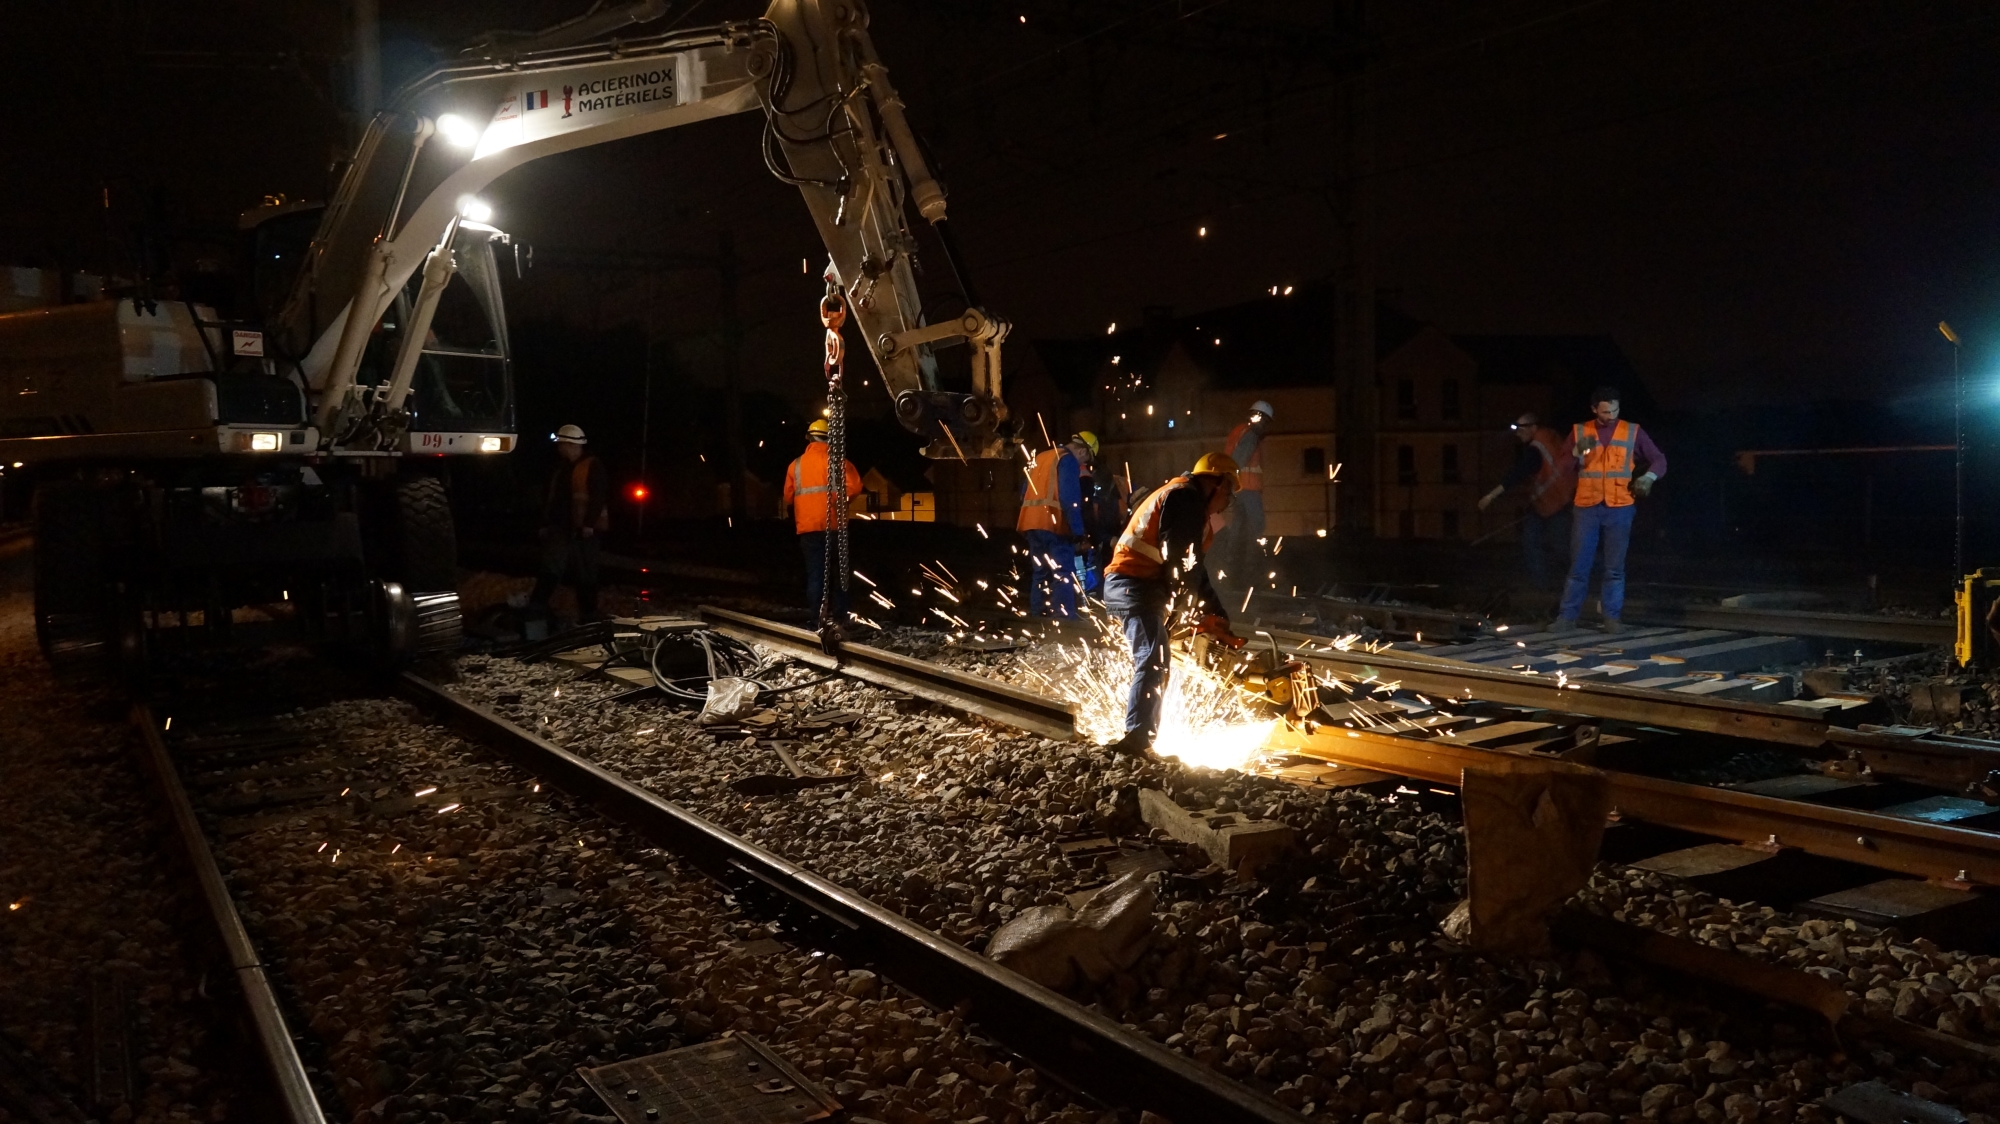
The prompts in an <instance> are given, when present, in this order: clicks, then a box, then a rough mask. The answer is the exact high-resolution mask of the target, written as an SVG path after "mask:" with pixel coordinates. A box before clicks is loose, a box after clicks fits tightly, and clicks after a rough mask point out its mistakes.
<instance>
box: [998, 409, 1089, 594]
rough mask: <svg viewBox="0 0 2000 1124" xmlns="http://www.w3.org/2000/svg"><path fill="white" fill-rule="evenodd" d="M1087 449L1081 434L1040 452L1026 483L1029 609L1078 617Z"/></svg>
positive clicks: (1022, 521) (1017, 523) (1022, 519)
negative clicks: (1078, 554) (1083, 461)
mask: <svg viewBox="0 0 2000 1124" xmlns="http://www.w3.org/2000/svg"><path fill="white" fill-rule="evenodd" d="M1079 449H1081V450H1082V452H1083V453H1084V454H1085V455H1086V456H1087V455H1088V454H1089V451H1090V450H1089V449H1088V448H1087V447H1084V446H1083V445H1082V442H1080V441H1078V440H1077V439H1076V438H1071V439H1070V444H1068V445H1058V446H1056V447H1055V448H1053V449H1045V450H1043V451H1042V452H1040V453H1037V454H1035V456H1034V458H1033V459H1031V460H1030V461H1029V462H1028V478H1027V480H1026V481H1024V482H1023V483H1022V486H1021V513H1020V515H1018V516H1016V517H1015V519H1014V529H1015V530H1017V531H1019V532H1021V537H1022V538H1025V539H1027V540H1028V567H1029V572H1028V613H1029V615H1030V616H1037V617H1074V616H1076V545H1077V542H1078V540H1080V539H1082V538H1083V535H1084V524H1083V486H1082V482H1081V476H1082V472H1081V469H1080V468H1079V464H1080V462H1081V459H1082V458H1080V457H1079V456H1078V455H1077V452H1078V450H1079Z"/></svg>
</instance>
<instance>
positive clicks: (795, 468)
mask: <svg viewBox="0 0 2000 1124" xmlns="http://www.w3.org/2000/svg"><path fill="white" fill-rule="evenodd" d="M800 459H801V460H803V459H804V458H800ZM831 491H833V485H832V484H821V485H819V486H818V487H815V488H801V487H799V462H798V461H793V462H792V494H793V495H794V496H816V495H819V494H820V493H821V492H831Z"/></svg>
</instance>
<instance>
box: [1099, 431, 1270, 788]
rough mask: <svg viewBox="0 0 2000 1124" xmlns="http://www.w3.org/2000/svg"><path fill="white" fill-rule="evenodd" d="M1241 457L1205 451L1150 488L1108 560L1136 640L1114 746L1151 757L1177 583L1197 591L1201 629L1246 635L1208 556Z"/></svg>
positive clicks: (1107, 587)
mask: <svg viewBox="0 0 2000 1124" xmlns="http://www.w3.org/2000/svg"><path fill="white" fill-rule="evenodd" d="M1236 480H1237V468H1236V462H1235V461H1232V460H1230V459H1229V458H1228V457H1227V456H1225V455H1223V454H1221V453H1203V454H1202V457H1201V459H1200V460H1198V461H1196V462H1194V468H1192V469H1190V470H1189V471H1188V472H1187V473H1186V474H1185V475H1181V476H1176V477H1174V478H1173V479H1172V480H1169V481H1167V482H1166V483H1165V484H1162V485H1160V486H1159V487H1158V488H1155V489H1153V490H1152V491H1151V492H1149V493H1147V495H1146V498H1145V499H1143V500H1141V501H1139V503H1138V504H1137V505H1136V506H1134V507H1133V508H1132V518H1131V519H1130V520H1129V521H1128V522H1127V523H1126V524H1125V533H1124V534H1121V535H1119V536H1118V545H1117V547H1116V548H1115V549H1114V550H1113V551H1112V553H1111V564H1110V565H1109V566H1106V567H1105V568H1104V607H1105V609H1106V610H1108V611H1109V612H1110V613H1111V615H1112V616H1114V617H1116V618H1118V620H1119V621H1120V622H1122V623H1123V624H1124V626H1125V640H1126V642H1127V643H1128V644H1129V645H1130V646H1131V648H1132V686H1131V688H1130V689H1129V690H1128V691H1127V692H1126V695H1125V735H1124V736H1123V737H1121V738H1119V739H1118V740H1117V741H1115V742H1112V743H1111V745H1110V747H1109V748H1111V749H1112V750H1113V751H1115V752H1118V753H1125V754H1130V755H1132V756H1134V757H1146V758H1150V757H1151V756H1152V755H1153V739H1154V738H1155V737H1156V736H1158V734H1159V732H1160V713H1161V711H1162V709H1163V708H1164V707H1165V705H1166V701H1167V671H1168V667H1169V666H1170V663H1171V657H1170V655H1169V653H1168V650H1167V635H1168V631H1169V628H1170V626H1171V620H1170V618H1171V611H1172V606H1173V600H1174V586H1175V585H1177V584H1178V585H1179V586H1180V587H1181V588H1182V589H1183V590H1184V591H1185V592H1186V593H1187V594H1188V595H1189V597H1190V599H1191V600H1192V602H1193V604H1192V606H1191V607H1190V608H1191V609H1192V612H1193V613H1194V615H1195V616H1196V619H1197V623H1196V625H1195V630H1196V631H1197V632H1200V633H1203V634H1206V635H1207V636H1209V637H1211V638H1212V639H1214V640H1217V641H1219V642H1221V643H1223V644H1225V645H1227V646H1229V647H1232V648H1241V647H1242V646H1243V641H1242V640H1241V639H1239V638H1238V637H1237V636H1236V634H1235V633H1233V632H1231V631H1230V630H1229V615H1228V612H1227V610H1226V609H1224V607H1223V604H1222V599H1221V598H1220V597H1217V596H1216V594H1215V587H1214V586H1213V585H1211V584H1210V583H1209V580H1208V571H1207V570H1206V569H1205V567H1204V563H1203V559H1204V557H1205V556H1206V555H1207V554H1208V548H1209V545H1210V543H1211V542H1212V541H1213V539H1214V538H1215V531H1214V527H1215V516H1217V515H1219V514H1221V513H1222V512H1223V511H1224V510H1226V509H1227V508H1228V507H1229V504H1230V502H1231V497H1232V496H1233V495H1234V494H1235V492H1236Z"/></svg>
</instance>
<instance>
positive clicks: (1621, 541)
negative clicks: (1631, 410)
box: [1549, 386, 1667, 632]
mask: <svg viewBox="0 0 2000 1124" xmlns="http://www.w3.org/2000/svg"><path fill="white" fill-rule="evenodd" d="M1590 401H1591V409H1592V412H1593V414H1594V415H1595V416H1594V417H1593V418H1592V420H1590V421H1588V422H1580V423H1578V424H1577V425H1575V426H1572V427H1571V429H1570V443H1571V449H1572V452H1573V453H1574V455H1575V457H1576V466H1577V471H1576V504H1575V507H1574V510H1573V515H1574V520H1573V521H1572V522H1571V524H1570V537H1569V544H1570V556H1569V579H1568V581H1566V582H1565V583H1564V585H1563V597H1562V608H1561V609H1560V610H1558V612H1557V614H1556V619H1555V620H1554V621H1553V622H1551V623H1550V624H1549V631H1550V632H1569V631H1571V630H1573V629H1575V628H1576V618H1577V614H1579V613H1581V612H1582V611H1583V597H1584V594H1585V593H1587V592H1589V590H1590V571H1591V569H1592V568H1593V567H1594V566H1595V565H1596V563H1597V544H1598V540H1599V539H1600V538H1601V539H1602V540H1603V541H1604V591H1603V601H1604V631H1606V632H1617V631H1619V629H1620V627H1621V625H1620V624H1619V617H1620V615H1621V614H1623V613H1624V611H1625V552H1626V549H1627V548H1628V547H1630V546H1631V545H1632V513H1633V512H1634V511H1635V510H1636V508H1635V500H1637V499H1639V498H1643V497H1645V496H1647V495H1650V494H1651V493H1652V491H1653V482H1654V481H1656V480H1658V479H1659V478H1660V477H1662V476H1665V475H1666V474H1667V458H1666V457H1665V456H1664V455H1662V454H1661V452H1660V449H1659V446H1657V445H1655V444H1653V439H1652V438H1651V437H1648V436H1647V435H1646V433H1645V431H1644V430H1642V429H1640V428H1639V426H1638V424H1637V423H1635V422H1629V421H1620V420H1619V419H1618V390H1617V388H1615V387H1609V386H1600V387H1598V388H1597V389H1596V390H1594V391H1592V392H1591V395H1590ZM1639 461H1644V462H1645V464H1646V471H1645V472H1644V473H1643V474H1640V475H1638V476H1634V472H1635V470H1636V465H1637V462H1639Z"/></svg>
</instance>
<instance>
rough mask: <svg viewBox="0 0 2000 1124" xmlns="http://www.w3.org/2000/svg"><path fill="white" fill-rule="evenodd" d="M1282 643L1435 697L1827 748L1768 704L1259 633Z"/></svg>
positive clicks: (1808, 727)
mask: <svg viewBox="0 0 2000 1124" xmlns="http://www.w3.org/2000/svg"><path fill="white" fill-rule="evenodd" d="M1260 631H1261V632H1266V633H1269V634H1270V635H1271V636H1272V637H1274V638H1276V639H1277V640H1278V641H1280V642H1281V643H1282V644H1285V645H1289V646H1290V647H1289V650H1288V652H1287V654H1288V655H1294V656H1297V657H1298V658H1299V659H1302V660H1304V661H1306V662H1307V663H1308V664H1315V665H1319V666H1322V667H1327V668H1331V669H1332V670H1335V671H1338V672H1340V673H1342V674H1344V675H1347V676H1349V677H1351V678H1353V679H1357V680H1362V679H1375V680H1378V681H1381V682H1385V683H1399V684H1401V685H1402V686H1404V687H1406V688H1409V689H1410V690H1413V691H1420V692H1423V693H1425V694H1431V695H1437V696H1439V697H1442V698H1462V697H1466V696H1468V695H1469V696H1471V697H1473V698H1479V699H1485V700H1487V701H1489V702H1497V703H1504V704H1507V705H1510V706H1529V707H1536V708H1539V709H1543V710H1556V711H1562V712H1564V713H1567V714H1583V715H1588V716H1589V717H1592V718H1609V719H1617V720H1620V721H1624V722H1635V723H1638V724H1640V725H1646V726H1665V727H1671V728H1673V729H1676V730H1693V731H1697V732H1700V733H1706V734H1727V735H1729V736H1731V737H1739V738H1753V739H1755V740H1757V741H1764V742H1777V743H1780V744H1783V745H1789V746H1796V747H1798V748H1801V749H1817V748H1819V747H1821V746H1823V745H1825V744H1826V741H1827V733H1828V730H1829V729H1831V727H1830V725H1829V724H1828V723H1827V721H1826V720H1825V719H1823V718H1820V717H1819V716H1817V715H1814V714H1811V713H1807V712H1802V711H1799V710H1795V709H1793V708H1790V707H1783V706H1774V705H1771V704H1768V703H1749V702H1725V701H1722V700H1717V699H1706V698H1701V697H1698V696H1691V695H1677V694H1674V693H1673V692H1671V691H1655V690H1652V689H1651V688H1647V687H1626V686H1622V685H1619V684H1616V683H1599V682H1595V681H1593V680H1589V679H1582V680H1566V679H1558V678H1557V677H1556V676H1554V675H1542V674H1534V675H1524V674H1522V673H1520V672H1518V671H1503V670H1496V669H1494V668H1487V667H1475V666H1473V665H1471V664H1465V663H1460V662H1458V661H1456V660H1448V659H1441V658H1438V657H1434V656H1425V655H1422V654H1420V653H1416V652H1393V653H1392V652H1369V651H1365V650H1362V649H1358V648H1357V649H1350V650H1346V651H1343V650H1340V649H1338V648H1333V647H1331V646H1330V644H1329V641H1328V640H1327V639H1326V638H1325V637H1322V636H1311V635H1308V634H1306V633H1300V632H1286V631H1284V630H1282V629H1261V630H1260Z"/></svg>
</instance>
